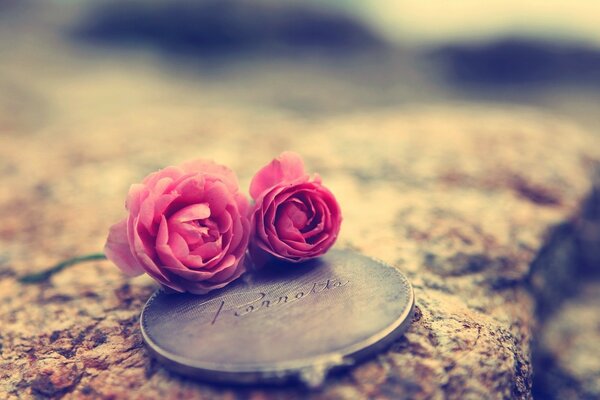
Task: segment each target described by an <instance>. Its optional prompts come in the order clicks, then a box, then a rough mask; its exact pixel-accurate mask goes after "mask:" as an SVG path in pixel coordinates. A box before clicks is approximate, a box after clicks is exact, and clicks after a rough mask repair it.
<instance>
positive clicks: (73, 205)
mask: <svg viewBox="0 0 600 400" xmlns="http://www.w3.org/2000/svg"><path fill="white" fill-rule="evenodd" d="M45 40H46V42H48V43H50V44H51V45H49V46H48V48H47V49H46V50H43V49H42V50H41V51H40V52H27V50H26V49H25V50H23V49H18V50H14V51H15V53H18V54H16V55H15V56H14V58H12V59H11V62H8V63H0V77H1V78H0V79H1V80H0V87H2V88H3V90H2V91H1V92H0V93H1V94H0V173H1V176H2V185H1V186H0V221H1V223H0V352H1V353H0V354H1V358H0V397H1V398H8V399H13V398H15V399H16V398H60V397H63V398H68V399H71V398H72V399H75V398H77V399H80V398H89V399H92V398H94V399H95V398H106V399H109V398H117V399H120V398H128V399H130V398H145V399H146V398H147V399H153V398H156V399H159V398H160V399H164V398H166V399H171V398H172V399H176V398H199V399H205V398H219V399H234V398H252V399H271V398H286V399H288V398H292V399H294V398H297V399H304V398H315V399H317V398H318V399H356V398H382V399H386V398H387V399H398V398H415V399H419V398H454V399H480V398H522V399H527V398H530V397H531V385H532V356H531V349H530V345H529V343H530V341H531V340H532V338H533V333H534V332H536V325H537V318H536V297H534V296H533V295H532V294H531V292H530V291H529V290H528V280H529V274H530V265H531V263H532V261H533V260H534V259H536V257H537V255H538V254H539V252H540V250H541V249H542V248H543V247H544V244H545V243H546V242H547V239H548V237H549V232H550V231H551V228H552V227H553V226H555V225H556V224H559V223H562V222H564V221H566V220H568V219H569V218H571V217H572V216H574V215H577V214H578V213H579V208H580V204H581V202H582V200H583V199H584V198H585V196H586V195H587V193H588V191H589V190H590V188H591V182H592V179H591V178H590V174H591V172H592V169H593V168H594V165H595V162H597V160H598V159H599V155H598V151H597V138H595V137H592V136H589V135H587V134H586V133H585V132H582V131H580V130H578V129H577V128H576V127H574V126H573V125H571V124H569V123H566V122H563V121H561V120H560V119H559V118H556V117H554V116H552V115H547V114H544V113H542V112H539V111H536V110H531V109H526V108H517V107H513V108H510V107H493V108H492V107H481V106H476V105H473V104H455V105H448V104H443V105H438V106H431V107H413V108H391V109H378V110H369V111H364V112H356V113H346V114H342V115H337V116H335V115H334V116H321V117H311V118H307V117H302V116H299V115H297V114H288V113H285V112H281V111H277V110H276V109H272V108H271V107H261V105H260V104H247V103H244V104H241V103H236V102H234V101H231V98H232V96H230V94H228V93H225V94H223V93H222V92H221V91H220V89H219V88H218V87H216V86H214V85H213V84H211V82H210V80H209V79H208V80H207V79H199V80H190V79H187V78H189V77H187V78H186V77H178V76H175V75H173V73H172V72H171V71H172V70H169V69H161V68H153V67H149V66H148V63H146V62H145V61H144V60H143V59H142V60H141V61H135V62H128V63H126V64H122V63H120V62H113V61H106V60H104V59H101V57H97V58H93V59H92V61H81V60H80V59H79V58H78V57H79V56H82V55H87V54H86V53H83V54H81V53H80V54H77V53H76V54H72V53H67V52H66V51H65V50H64V49H62V48H61V47H60V45H59V44H56V43H54V42H53V41H54V40H56V38H53V37H52V36H50V37H47V38H46V39H45ZM69 51H72V50H69ZM19 52H20V53H19ZM53 52H58V53H57V54H62V58H61V57H52V56H50V53H53ZM75 59H77V60H78V61H77V64H75V65H72V64H71V62H73V60H75ZM301 86H302V84H301V83H299V84H298V87H301ZM254 89H256V87H255V88H254ZM233 97H235V93H234V96H233ZM287 149H289V150H294V151H297V152H299V153H301V154H302V155H303V156H304V157H305V159H306V162H307V166H308V167H309V169H310V170H312V171H318V172H319V173H320V174H321V175H322V176H323V179H324V181H325V182H326V183H327V185H328V186H329V187H330V188H331V189H332V191H333V192H334V193H335V194H336V196H337V197H338V200H339V202H340V204H341V206H342V209H343V213H344V216H345V221H344V225H343V227H342V235H341V237H340V240H339V242H338V244H337V246H338V247H339V248H352V249H355V250H357V251H360V252H362V253H364V254H367V255H369V256H373V257H376V258H379V259H381V260H383V261H385V262H387V263H390V264H392V265H394V266H396V267H397V268H399V269H401V270H402V271H404V272H405V273H406V274H407V275H408V276H409V277H410V279H411V281H412V283H413V285H414V287H415V294H416V299H417V301H416V313H415V317H414V321H413V324H412V326H411V327H410V328H409V330H408V332H407V333H406V335H405V336H404V337H403V338H402V339H401V340H399V341H397V342H396V343H395V344H394V345H393V346H392V347H391V348H390V349H389V350H388V351H386V352H383V353H381V354H380V355H379V356H377V357H376V358H374V359H372V360H370V361H367V362H365V363H364V364H361V365H359V366H357V367H355V368H353V369H351V370H350V371H348V372H346V373H342V374H339V375H336V376H334V377H331V378H330V379H329V380H328V381H327V383H326V384H325V385H324V386H323V387H322V388H321V389H320V390H316V391H307V390H306V389H303V388H300V387H283V388H282V387H267V388H261V387H249V388H248V387H242V388H231V387H224V386H214V385H210V384H207V383H201V382H194V381H191V380H188V379H183V378H180V377H178V376H176V375H174V374H171V373H169V372H167V371H166V370H165V369H163V368H162V367H160V365H158V364H157V363H156V362H155V361H153V360H152V359H151V357H150V356H149V354H148V352H147V351H146V349H145V347H144V345H143V343H142V339H141V335H140V330H139V325H138V317H139V313H140V310H141V307H142V306H143V304H144V302H145V301H146V299H147V298H148V297H149V296H150V294H151V293H152V292H153V291H154V289H155V287H156V286H155V285H154V283H153V282H152V281H151V280H149V279H148V278H145V277H141V278H135V279H127V278H125V277H124V276H122V275H121V274H120V272H119V271H118V270H117V269H116V268H115V267H114V266H112V265H111V264H110V263H109V262H108V261H95V262H90V263H85V264H79V265H76V266H73V267H71V268H68V269H66V270H64V271H62V272H60V273H58V274H56V275H54V276H52V277H51V278H50V279H49V280H48V281H47V282H44V283H41V284H36V285H24V284H21V283H19V282H18V280H17V278H18V277H19V276H22V275H24V274H27V273H32V272H36V271H40V270H43V269H44V268H47V267H48V266H49V265H52V264H54V263H56V262H58V261H60V260H63V259H65V258H69V257H72V256H75V255H81V254H86V253H91V252H97V251H98V250H100V249H102V246H103V244H104V240H105V237H106V234H107V230H108V227H109V226H110V225H111V224H112V223H113V222H114V221H116V220H118V219H119V218H121V217H122V216H123V215H124V209H123V203H124V198H125V194H126V192H127V189H128V187H129V185H130V184H131V183H134V182H137V181H139V180H140V179H141V178H143V177H144V176H145V175H146V174H148V173H149V172H151V171H153V170H155V169H158V168H161V167H164V166H167V165H169V164H173V163H178V162H181V161H184V160H187V159H190V158H195V157H207V158H212V159H214V160H216V161H218V162H220V163H224V164H228V165H229V166H231V167H232V168H233V169H234V170H236V171H237V172H238V175H239V177H240V180H241V182H242V186H243V187H245V188H247V186H248V183H249V181H250V178H251V176H252V174H253V173H254V172H255V171H256V170H257V169H258V168H259V167H260V166H262V165H263V164H264V163H265V162H267V161H268V160H270V159H271V158H272V157H273V156H275V155H277V154H278V153H279V152H280V151H283V150H287ZM587 290H588V292H589V293H591V294H590V296H592V297H589V296H585V297H583V298H580V300H575V301H580V302H581V303H582V304H585V307H584V306H580V305H577V304H575V305H569V304H572V303H565V305H564V306H561V307H564V308H561V311H560V312H559V313H557V314H555V313H552V315H553V317H552V321H561V322H559V323H557V324H550V325H548V326H554V327H555V328H553V330H552V331H549V334H548V336H544V339H543V340H544V343H546V344H547V346H546V347H547V348H550V349H557V346H559V344H560V343H562V342H563V341H564V338H565V337H572V336H569V335H570V332H568V329H570V328H569V327H570V326H572V325H571V324H572V319H573V318H575V319H577V320H579V321H587V322H586V323H588V322H589V324H590V326H592V325H593V324H594V322H593V321H596V319H593V318H590V315H592V314H593V310H594V308H593V305H594V303H593V302H592V300H590V299H594V298H597V293H596V292H595V291H594V290H593V288H592V289H587ZM590 310H592V311H590ZM590 329H592V331H593V327H592V328H590ZM586 337H588V338H592V337H596V336H594V335H592V334H591V333H590V336H586ZM588 348H589V342H588V341H587V340H586V339H585V338H583V339H581V341H577V342H573V343H571V344H570V346H568V348H567V350H566V351H564V352H563V351H560V352H558V353H557V352H556V351H555V352H554V354H553V355H552V357H553V359H556V360H558V361H557V364H556V365H559V366H561V368H562V369H563V370H564V369H567V370H568V368H572V369H571V371H573V373H572V374H571V375H570V376H572V377H578V376H583V377H585V379H586V382H589V383H586V385H589V386H586V390H588V392H590V393H593V392H591V391H593V390H597V383H598V380H597V379H598V377H597V364H593V363H592V364H589V363H588V364H581V363H578V362H577V361H574V360H577V357H580V355H581V354H585V352H586V351H588V350H587V349H588ZM592 361H594V360H592ZM595 361H597V360H595ZM585 362H586V363H587V362H588V361H585ZM574 379H577V378H574ZM594 385H596V386H594Z"/></svg>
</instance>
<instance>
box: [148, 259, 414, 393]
mask: <svg viewBox="0 0 600 400" xmlns="http://www.w3.org/2000/svg"><path fill="white" fill-rule="evenodd" d="M413 305H414V294H413V290H412V287H411V285H410V283H409V282H408V280H407V279H406V277H405V276H404V275H403V274H402V273H401V272H400V271H398V270H397V269H395V268H393V267H391V266H388V265H385V264H383V263H381V262H378V261H375V260H373V259H371V258H369V257H366V256H363V255H361V254H358V253H356V252H352V251H345V250H332V251H330V252H329V253H327V254H326V255H325V256H323V257H321V258H319V259H317V260H314V261H310V262H307V263H303V264H286V263H280V262H275V263H273V264H271V265H268V266H266V267H265V268H263V269H262V270H261V271H258V272H253V273H252V274H248V275H247V277H246V279H240V280H238V281H237V282H235V283H232V284H230V285H229V286H227V287H225V288H223V289H221V290H217V291H214V292H211V293H209V294H207V295H203V296H198V295H193V294H167V293H165V292H163V291H160V290H159V291H157V292H156V293H154V295H152V297H151V298H150V299H149V300H148V302H147V303H146V305H145V307H144V309H143V311H142V315H141V317H140V324H141V330H142V335H143V337H144V340H145V341H146V344H147V345H148V347H149V348H150V350H151V351H152V352H153V353H154V355H155V356H156V357H157V358H158V359H159V360H160V361H161V362H163V363H164V364H165V365H166V366H167V367H168V368H170V369H172V370H175V371H177V372H180V373H183V374H185V375H188V376H193V377H198V378H202V379H206V380H210V381H219V382H238V383H263V382H287V381H289V380H301V381H303V382H304V383H306V384H307V385H311V386H314V385H318V384H320V383H321V382H322V381H323V379H324V377H325V376H326V374H327V372H328V371H330V370H332V369H335V368H342V367H347V366H350V365H352V364H354V363H356V362H357V361H359V360H360V359H362V358H364V357H367V356H369V355H372V354H375V353H376V352H377V351H380V350H382V349H383V348H385V346H386V345H389V344H390V343H391V342H392V341H394V340H395V339H397V338H398V337H399V336H400V335H401V334H402V333H403V332H404V330H405V329H406V328H407V326H408V324H409V323H410V319H411V315H412V309H413Z"/></svg>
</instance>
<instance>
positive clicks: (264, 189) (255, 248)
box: [250, 152, 342, 266]
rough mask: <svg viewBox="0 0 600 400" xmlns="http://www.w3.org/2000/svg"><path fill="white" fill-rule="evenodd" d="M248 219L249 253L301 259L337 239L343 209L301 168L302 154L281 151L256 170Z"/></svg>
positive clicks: (316, 253) (256, 258)
mask: <svg viewBox="0 0 600 400" xmlns="http://www.w3.org/2000/svg"><path fill="white" fill-rule="evenodd" d="M250 195H251V196H252V198H253V199H254V200H255V205H254V207H253V208H252V211H251V217H250V225H251V227H252V228H251V229H252V243H251V246H250V252H251V255H252V258H253V260H254V262H255V264H257V266H260V265H261V264H263V263H264V262H265V261H266V260H267V259H268V258H269V256H274V257H277V258H280V259H283V260H287V261H291V262H301V261H305V260H308V259H311V258H314V257H318V256H320V255H322V254H324V253H325V252H326V251H327V250H329V248H330V247H331V246H332V245H333V244H334V243H335V240H336V239H337V236H338V233H339V231H340V225H341V223H342V214H341V211H340V207H339V205H338V203H337V201H336V200H335V197H334V196H333V194H332V193H331V192H330V191H329V190H328V189H327V188H326V187H325V186H323V185H322V184H321V178H320V177H319V176H318V175H316V174H315V175H314V177H313V178H312V179H311V178H310V176H309V175H308V174H306V172H305V171H304V163H303V161H302V158H301V157H300V156H299V155H298V154H295V153H291V152H285V153H282V154H281V155H280V156H279V157H278V158H276V159H274V160H273V161H272V162H271V163H270V164H269V165H267V166H265V167H263V168H262V169H261V170H260V171H258V172H257V173H256V175H254V178H253V179H252V183H251V184H250Z"/></svg>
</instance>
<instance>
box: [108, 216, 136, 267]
mask: <svg viewBox="0 0 600 400" xmlns="http://www.w3.org/2000/svg"><path fill="white" fill-rule="evenodd" d="M104 254H105V255H106V258H108V259H109V260H110V261H112V262H113V263H115V264H116V265H117V267H119V268H120V269H121V271H123V272H124V273H125V274H126V275H129V276H137V275H141V274H143V273H144V269H143V268H142V266H141V265H140V264H139V262H138V261H137V259H136V258H135V257H134V255H133V254H132V253H131V248H130V247H129V241H128V240H127V219H123V220H121V221H119V222H117V223H116V224H114V225H113V226H111V227H110V230H109V232H108V238H107V239H106V244H105V245H104Z"/></svg>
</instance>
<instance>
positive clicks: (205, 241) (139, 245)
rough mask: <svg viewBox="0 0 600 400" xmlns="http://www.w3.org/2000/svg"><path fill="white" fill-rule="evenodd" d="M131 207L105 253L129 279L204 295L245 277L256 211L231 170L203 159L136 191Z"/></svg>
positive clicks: (165, 173) (160, 174)
mask: <svg viewBox="0 0 600 400" xmlns="http://www.w3.org/2000/svg"><path fill="white" fill-rule="evenodd" d="M125 207H126V208H127V210H128V211H129V215H128V216H127V218H125V219H123V220H122V221H120V222H118V223H117V224H115V225H113V226H112V227H111V228H110V233H109V235H108V239H107V241H106V246H105V248H104V251H105V254H106V256H107V258H108V259H109V260H111V261H112V262H114V263H115V264H116V265H117V266H118V267H119V268H120V269H121V270H122V271H123V272H124V273H126V274H127V275H130V276H136V275H140V274H142V273H144V272H146V273H147V274H148V275H150V276H151V277H152V278H154V279H155V280H156V281H157V282H159V283H160V284H161V285H164V286H165V287H167V288H170V289H172V290H173V291H177V292H191V293H197V294H203V293H207V292H209V291H210V290H213V289H218V288H222V287H223V286H225V285H227V284H228V283H230V282H231V281H233V280H234V279H236V278H238V277H239V276H240V275H242V273H244V271H245V266H244V260H243V258H244V254H245V252H246V249H247V246H248V238H249V233H250V229H249V222H248V218H247V214H248V208H249V206H248V200H247V199H246V197H245V196H244V195H242V194H241V193H239V191H238V182H237V178H236V176H235V174H234V173H233V171H231V170H230V169H229V168H227V167H224V166H221V165H218V164H215V163H213V162H211V161H205V160H195V161H190V162H186V163H183V164H181V165H179V166H172V167H168V168H165V169H162V170H160V171H157V172H154V173H152V174H150V175H148V176H147V177H146V178H145V179H144V180H143V181H142V183H141V184H135V185H132V186H131V188H130V189H129V194H128V196H127V201H126V205H125Z"/></svg>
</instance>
